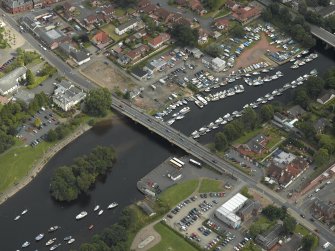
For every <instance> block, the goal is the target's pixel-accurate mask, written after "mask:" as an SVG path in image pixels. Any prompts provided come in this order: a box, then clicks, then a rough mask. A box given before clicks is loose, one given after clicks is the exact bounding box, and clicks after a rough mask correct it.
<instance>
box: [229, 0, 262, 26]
mask: <svg viewBox="0 0 335 251" xmlns="http://www.w3.org/2000/svg"><path fill="white" fill-rule="evenodd" d="M226 6H227V7H228V8H229V9H230V10H231V11H232V12H233V14H232V16H233V17H234V19H236V20H237V21H239V22H240V23H241V24H246V23H248V22H250V21H252V20H254V19H255V18H257V17H259V16H260V15H261V13H262V9H261V8H260V7H259V6H256V5H255V6H254V5H248V6H242V5H240V4H238V3H236V2H234V1H231V0H229V1H227V2H226Z"/></svg>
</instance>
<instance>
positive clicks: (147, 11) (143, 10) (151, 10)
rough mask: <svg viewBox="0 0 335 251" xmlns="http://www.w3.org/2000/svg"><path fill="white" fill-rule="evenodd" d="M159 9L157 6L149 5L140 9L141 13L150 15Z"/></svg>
mask: <svg viewBox="0 0 335 251" xmlns="http://www.w3.org/2000/svg"><path fill="white" fill-rule="evenodd" d="M157 9H158V6H157V5H156V4H149V5H146V6H143V7H140V8H139V12H141V13H145V14H147V15H150V14H152V13H154V12H155V11H156V10H157Z"/></svg>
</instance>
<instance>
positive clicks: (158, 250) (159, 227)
mask: <svg viewBox="0 0 335 251" xmlns="http://www.w3.org/2000/svg"><path fill="white" fill-rule="evenodd" d="M154 228H155V230H156V231H157V232H158V233H159V234H160V235H161V237H162V239H161V241H160V242H159V243H158V244H157V245H156V246H154V247H153V248H151V249H149V251H196V250H197V249H196V248H195V247H193V246H192V245H191V244H189V243H188V242H186V241H185V240H184V239H182V238H181V237H180V236H178V235H177V234H176V233H174V232H173V231H172V230H171V229H169V228H168V227H167V226H165V225H163V224H162V223H158V224H156V225H155V226H154Z"/></svg>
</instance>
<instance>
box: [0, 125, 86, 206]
mask: <svg viewBox="0 0 335 251" xmlns="http://www.w3.org/2000/svg"><path fill="white" fill-rule="evenodd" d="M91 128H92V127H91V126H89V125H87V124H84V125H82V126H80V127H79V128H77V129H76V130H75V131H74V132H73V133H72V134H70V135H69V136H68V137H66V138H65V139H63V140H61V141H59V142H58V143H56V144H55V145H54V146H52V147H50V148H49V149H48V150H47V151H46V152H45V154H43V156H42V157H41V158H40V159H39V160H38V161H37V163H36V164H34V165H33V167H32V168H31V169H30V171H29V172H28V173H27V175H26V176H25V177H24V178H22V179H21V180H20V181H19V182H18V183H15V184H14V185H13V186H12V187H10V188H8V189H7V190H5V191H4V192H3V193H2V194H1V195H0V205H1V204H2V203H4V202H5V201H6V200H7V199H9V198H10V197H12V196H13V195H15V194H16V193H17V192H18V191H20V190H21V189H22V188H24V187H25V186H26V185H28V184H29V182H30V181H32V180H33V179H34V178H35V177H36V175H37V174H38V173H39V172H40V171H41V170H42V169H43V167H44V166H45V165H46V164H47V163H48V161H49V160H50V159H51V158H52V157H53V156H55V155H56V154H57V153H58V152H59V151H60V150H61V149H63V148H64V147H65V146H67V145H68V144H70V143H71V142H72V141H74V140H75V139H77V138H78V137H79V136H81V135H82V134H83V133H85V132H86V131H88V130H89V129H91Z"/></svg>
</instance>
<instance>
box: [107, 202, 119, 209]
mask: <svg viewBox="0 0 335 251" xmlns="http://www.w3.org/2000/svg"><path fill="white" fill-rule="evenodd" d="M118 205H119V204H118V203H117V202H113V203H111V204H109V205H108V207H107V209H112V208H115V207H117V206H118Z"/></svg>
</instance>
